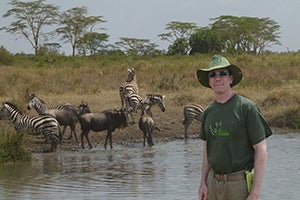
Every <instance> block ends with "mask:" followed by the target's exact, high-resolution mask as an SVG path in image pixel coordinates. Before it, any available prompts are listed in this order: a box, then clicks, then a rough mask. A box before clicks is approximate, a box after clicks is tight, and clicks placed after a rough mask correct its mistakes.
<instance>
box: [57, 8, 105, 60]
mask: <svg viewBox="0 0 300 200" xmlns="http://www.w3.org/2000/svg"><path fill="white" fill-rule="evenodd" d="M86 15H87V8H86V7H84V6H82V7H75V8H71V9H68V10H66V11H65V12H63V13H62V14H61V17H60V20H59V25H62V26H61V27H59V28H57V29H56V32H57V33H58V34H60V35H62V40H65V42H69V43H70V44H71V48H72V56H74V55H75V50H76V47H77V46H78V45H79V43H80V42H81V45H82V41H83V40H81V39H82V38H83V37H84V36H85V35H86V34H87V33H92V32H94V27H95V26H96V25H97V24H98V23H101V22H106V21H105V20H103V19H102V18H103V17H102V16H86Z"/></svg>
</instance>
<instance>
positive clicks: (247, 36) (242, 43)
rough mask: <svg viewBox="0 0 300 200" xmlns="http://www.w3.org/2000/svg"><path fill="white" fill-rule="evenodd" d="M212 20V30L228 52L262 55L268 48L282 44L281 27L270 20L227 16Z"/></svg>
mask: <svg viewBox="0 0 300 200" xmlns="http://www.w3.org/2000/svg"><path fill="white" fill-rule="evenodd" d="M211 20H213V21H214V23H213V24H211V29H212V30H213V31H214V32H216V33H217V34H218V35H220V37H221V38H222V40H223V41H224V44H225V49H226V51H227V52H231V53H240V52H248V53H255V54H260V53H261V52H263V51H264V50H265V48H266V47H268V46H270V45H274V44H280V42H279V41H278V38H279V34H280V32H279V28H280V26H279V25H278V24H277V23H276V22H275V21H273V20H271V19H270V18H251V17H235V16H228V15H226V16H220V17H218V18H214V19H211Z"/></svg>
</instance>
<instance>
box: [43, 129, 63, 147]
mask: <svg viewBox="0 0 300 200" xmlns="http://www.w3.org/2000/svg"><path fill="white" fill-rule="evenodd" d="M44 135H45V137H46V138H49V139H50V140H51V148H50V152H53V151H55V150H56V149H57V144H58V143H59V141H60V140H59V139H60V138H59V136H57V135H56V134H55V133H54V132H46V133H44ZM48 151H49V150H48Z"/></svg>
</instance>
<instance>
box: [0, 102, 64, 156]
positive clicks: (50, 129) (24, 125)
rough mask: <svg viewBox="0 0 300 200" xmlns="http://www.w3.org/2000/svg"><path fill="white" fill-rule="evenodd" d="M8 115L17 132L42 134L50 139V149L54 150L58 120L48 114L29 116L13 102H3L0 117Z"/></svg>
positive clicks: (56, 141)
mask: <svg viewBox="0 0 300 200" xmlns="http://www.w3.org/2000/svg"><path fill="white" fill-rule="evenodd" d="M5 116H8V117H9V118H10V120H11V121H12V123H13V125H14V128H15V130H16V132H17V133H22V132H28V133H35V134H43V135H44V137H45V138H46V139H48V138H49V139H50V140H51V148H50V151H55V150H56V148H57V144H58V143H59V136H58V135H57V133H58V134H59V135H60V127H59V123H58V121H57V120H56V119H55V118H54V117H51V116H49V115H44V116H36V117H29V116H28V115H26V114H23V113H22V112H21V111H20V110H19V109H18V108H17V107H16V106H15V105H14V104H12V103H9V102H4V103H3V108H2V109H1V111H0V118H2V117H5Z"/></svg>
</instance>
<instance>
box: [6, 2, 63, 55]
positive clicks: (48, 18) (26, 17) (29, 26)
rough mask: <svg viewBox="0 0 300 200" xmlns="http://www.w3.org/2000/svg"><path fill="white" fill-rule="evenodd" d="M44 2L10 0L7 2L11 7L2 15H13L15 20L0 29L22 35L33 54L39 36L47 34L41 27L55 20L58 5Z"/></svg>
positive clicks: (37, 47) (37, 44) (36, 47)
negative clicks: (31, 48)
mask: <svg viewBox="0 0 300 200" xmlns="http://www.w3.org/2000/svg"><path fill="white" fill-rule="evenodd" d="M45 2H46V0H37V1H32V2H22V1H17V0H12V1H11V2H10V3H9V4H10V5H11V6H12V7H13V8H12V9H10V10H8V11H7V12H6V13H5V14H4V15H3V17H10V16H13V17H14V18H15V19H16V21H14V22H12V23H11V24H10V25H9V26H6V27H2V28H1V29H3V30H6V31H7V32H8V33H13V34H17V35H20V37H24V38H25V39H26V40H27V41H28V42H29V43H30V45H31V46H32V47H33V49H34V52H35V55H37V54H38V50H39V46H40V39H41V37H42V36H43V34H44V36H45V35H47V34H48V33H43V32H42V31H43V28H44V27H45V26H51V25H53V24H55V23H56V22H57V19H56V18H57V16H58V7H56V6H54V5H52V4H46V3H45Z"/></svg>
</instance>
